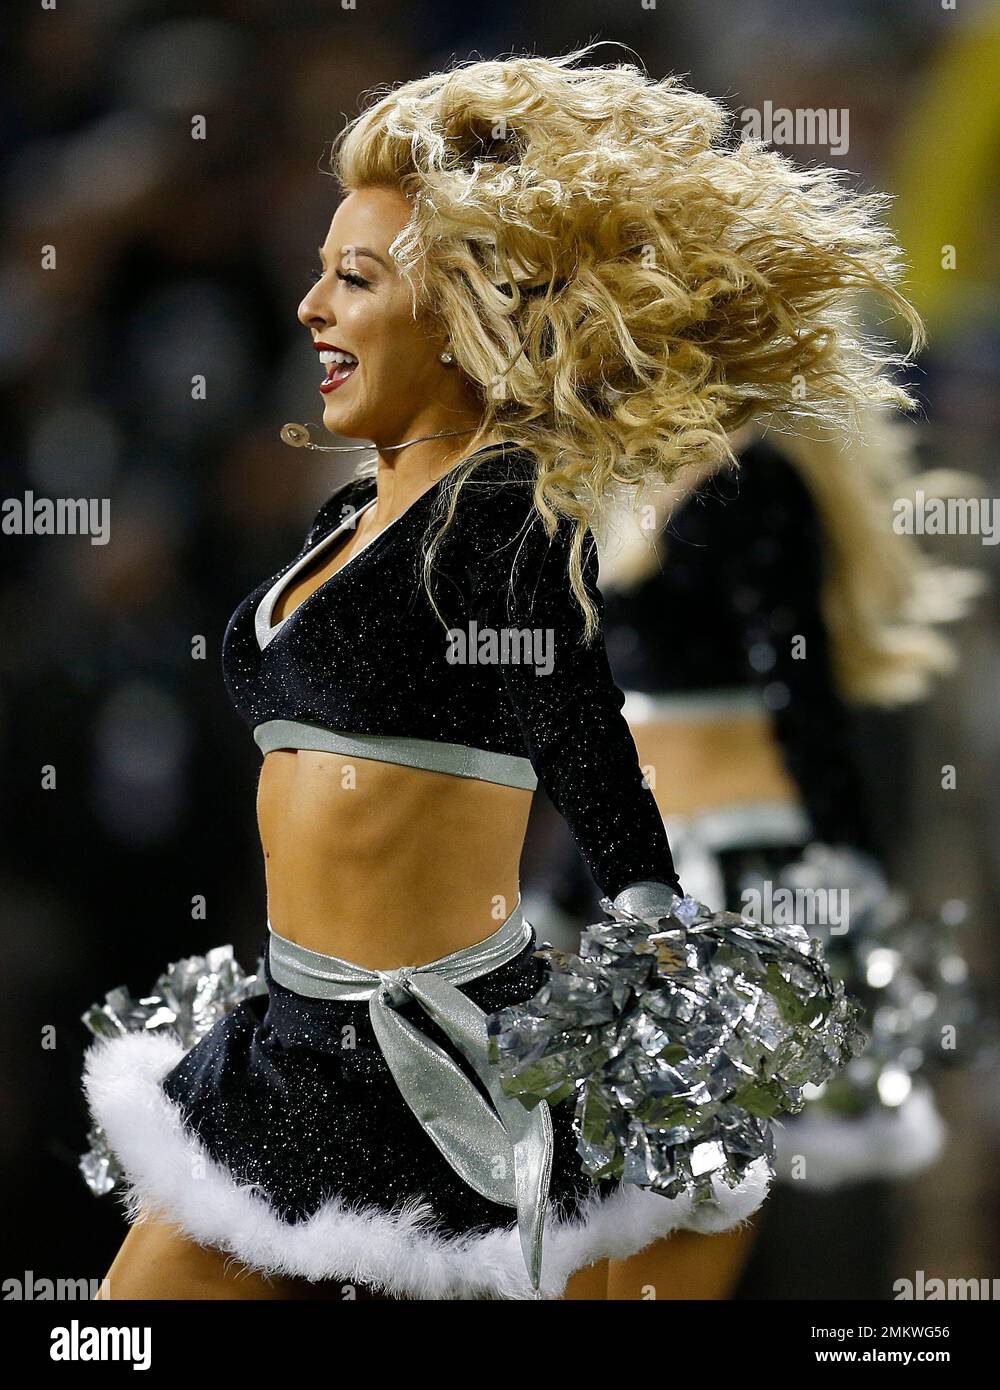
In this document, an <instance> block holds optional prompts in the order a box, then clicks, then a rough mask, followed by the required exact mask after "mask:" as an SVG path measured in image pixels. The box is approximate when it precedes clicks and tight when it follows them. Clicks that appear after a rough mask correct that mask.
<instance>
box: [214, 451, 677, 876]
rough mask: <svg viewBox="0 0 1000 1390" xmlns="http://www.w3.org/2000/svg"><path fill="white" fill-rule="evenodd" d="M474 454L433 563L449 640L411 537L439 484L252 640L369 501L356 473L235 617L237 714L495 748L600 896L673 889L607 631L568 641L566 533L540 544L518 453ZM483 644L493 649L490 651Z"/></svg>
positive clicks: (231, 675)
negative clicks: (274, 604)
mask: <svg viewBox="0 0 1000 1390" xmlns="http://www.w3.org/2000/svg"><path fill="white" fill-rule="evenodd" d="M482 452H484V454H485V455H486V456H485V457H484V461H483V462H482V463H480V464H478V465H477V468H476V471H475V473H474V474H473V475H472V476H471V477H470V478H469V480H468V481H467V482H466V483H465V484H464V485H463V487H462V489H461V491H460V494H459V500H458V503H457V506H456V512H455V516H454V519H453V521H452V523H451V526H450V527H449V529H448V531H447V532H446V533H445V536H444V539H443V541H442V543H441V545H440V547H439V550H438V552H437V556H436V558H435V571H434V578H433V582H432V587H433V593H434V597H435V600H436V602H437V604H438V607H439V609H440V610H441V612H442V615H443V617H444V619H445V622H446V623H447V627H448V629H449V630H450V633H451V636H449V635H448V634H447V633H446V630H445V625H444V624H442V622H441V621H440V620H439V619H438V617H437V616H436V615H435V613H434V611H433V609H432V607H431V605H430V602H429V601H428V597H427V594H426V591H425V589H424V585H423V578H422V572H421V558H422V556H421V551H422V541H423V539H424V536H425V534H427V535H428V536H429V535H430V534H432V533H433V531H436V529H437V526H438V524H439V518H443V516H444V514H445V507H446V504H447V502H448V500H449V495H450V491H451V487H450V481H449V480H450V479H451V477H452V475H451V474H446V475H445V476H444V477H443V478H442V479H440V480H438V482H436V483H435V484H434V485H433V486H432V487H431V488H430V489H429V490H428V491H427V492H425V493H424V494H422V495H421V496H420V497H419V498H418V499H417V500H416V501H415V502H414V503H413V504H412V505H411V506H410V507H409V508H407V510H406V511H405V512H403V514H402V515H401V516H400V517H398V518H397V519H396V520H395V521H394V522H392V523H391V524H390V525H389V526H388V527H386V528H385V529H384V530H383V531H381V532H379V533H378V534H376V535H375V536H374V537H373V539H372V540H371V541H369V542H368V544H367V545H365V546H363V547H362V548H361V549H360V550H359V551H357V552H356V553H355V555H354V556H353V557H351V558H350V559H349V560H348V561H347V562H346V563H345V564H344V565H343V566H342V567H341V568H340V569H339V570H337V571H335V573H334V574H333V575H332V576H331V577H330V578H328V579H327V580H326V581H325V583H323V584H321V585H320V586H319V588H317V589H316V590H315V591H314V592H313V593H312V594H311V595H310V596H309V597H308V598H306V599H305V600H304V601H303V602H301V603H300V604H299V605H298V606H297V607H296V608H295V609H294V610H293V611H292V613H291V614H290V615H288V617H287V618H286V619H285V620H283V622H282V623H281V624H280V625H278V626H276V627H274V628H273V629H272V631H271V632H270V633H269V634H266V635H265V641H264V643H263V646H262V642H261V638H260V636H259V635H258V631H259V626H260V613H259V612H258V609H259V608H260V606H261V603H262V600H263V599H264V598H265V596H266V595H267V594H268V591H269V590H273V589H274V587H275V585H276V583H277V581H278V580H280V579H281V577H282V576H284V575H286V574H288V573H289V571H291V570H292V568H293V567H295V566H296V565H297V564H300V562H302V560H303V558H304V557H305V556H306V555H307V553H308V552H310V551H312V550H313V549H315V548H319V547H320V546H321V545H322V543H323V542H324V540H325V539H327V538H329V537H331V536H332V535H333V533H334V532H335V531H336V530H337V528H338V526H340V525H341V523H342V522H343V521H344V518H345V517H350V516H351V515H352V514H356V512H357V510H359V509H360V508H361V507H363V506H365V505H366V504H368V503H370V502H372V501H373V499H374V498H375V496H376V482H375V479H374V477H363V478H354V479H352V480H351V481H350V482H348V483H347V484H345V485H344V486H343V487H341V488H339V489H338V490H337V491H336V492H335V493H334V494H333V496H332V497H330V498H329V500H328V501H327V502H326V503H325V504H324V506H323V507H322V508H321V509H320V511H319V513H318V514H317V516H316V518H315V520H314V521H313V524H312V525H311V527H310V528H309V531H308V533H307V535H306V537H305V541H304V544H303V547H302V549H301V551H300V552H299V554H298V556H296V557H294V558H293V559H292V560H290V561H289V563H288V565H286V566H285V568H284V569H283V570H282V571H281V572H280V574H279V575H278V576H272V577H271V578H269V579H267V580H265V581H264V582H263V583H262V584H261V585H259V586H258V588H257V589H255V590H254V592H253V593H251V594H249V595H248V596H247V597H246V598H245V599H244V600H243V602H242V603H241V604H240V605H239V607H238V608H237V609H236V611H235V613H234V614H233V616H232V618H231V619H230V621H229V625H228V627H227V629H226V634H225V638H224V641H223V651H222V662H223V672H224V677H225V681H226V686H227V689H228V692H229V695H230V697H231V699H232V701H233V704H234V705H235V707H236V709H237V711H238V712H239V714H240V715H241V716H242V718H243V719H244V720H245V722H246V723H247V725H248V727H249V728H250V729H251V730H253V731H255V737H257V736H258V735H259V734H260V731H261V730H262V728H266V729H269V730H271V729H278V730H279V731H280V730H282V729H283V728H284V726H283V725H282V724H281V723H277V724H276V723H274V722H273V721H303V722H304V723H305V724H308V725H311V726H317V727H318V728H320V729H325V730H339V731H343V732H344V733H346V734H347V735H359V736H377V737H383V738H388V739H390V740H392V739H394V738H395V739H399V738H403V739H409V740H413V741H418V740H419V741H427V743H424V744H423V745H421V746H423V747H429V746H430V744H434V745H439V746H440V747H441V749H442V751H443V750H444V748H449V749H452V750H454V749H456V748H458V749H465V750H479V751H480V754H481V755H482V756H486V755H490V754H499V755H501V758H506V759H510V760H511V763H512V765H517V761H518V760H525V759H526V760H530V767H531V768H533V769H534V772H535V773H536V774H537V777H538V780H540V781H541V782H542V784H543V786H544V787H545V789H546V791H547V792H548V794H549V796H550V798H551V800H552V802H553V804H554V805H555V807H556V808H557V810H558V811H559V812H560V813H561V815H562V816H563V817H564V818H565V820H566V822H567V824H568V825H569V827H570V830H571V831H572V833H573V836H574V839H575V841H576V843H577V846H578V848H579V850H580V852H581V854H582V855H583V858H584V860H585V862H586V863H587V866H588V868H589V869H590V872H591V874H592V875H593V877H594V880H595V881H596V883H597V884H598V886H599V887H600V888H601V889H602V891H603V892H604V893H605V894H607V895H608V896H609V897H615V896H617V895H618V894H619V893H620V892H621V890H622V889H623V888H625V887H626V886H628V885H630V884H634V883H637V882H657V883H664V884H669V885H670V886H671V887H672V888H674V889H677V890H678V891H680V885H679V882H678V880H677V876H676V873H675V870H674V865H673V860H672V857H671V854H670V848H669V845H668V843H667V838H666V833H665V831H664V829H663V824H662V821H661V817H660V813H659V811H658V810H657V807H656V802H655V800H654V798H653V794H652V792H651V791H650V790H649V789H648V788H647V787H646V786H645V784H644V781H643V777H642V772H641V769H640V767H639V761H638V756H637V754H636V749H635V744H634V742H633V740H632V736H631V734H630V732H629V728H628V725H627V723H626V722H625V719H624V718H623V716H622V713H621V709H622V705H623V703H624V696H623V695H622V692H621V691H620V690H619V689H618V687H617V686H616V685H615V683H614V681H613V679H612V676H611V671H610V668H609V666H608V661H607V656H606V653H605V648H604V642H603V638H602V637H601V635H600V634H599V635H598V637H597V638H596V639H595V640H594V642H593V643H592V644H591V645H590V646H586V647H585V646H583V645H582V644H581V643H580V636H581V634H582V632H583V615H582V612H581V610H580V607H579V605H578V603H577V601H576V599H575V598H574V597H573V593H572V590H571V589H570V586H569V579H568V576H567V571H566V559H567V554H568V547H569V544H570V542H571V540H572V534H573V523H572V522H571V521H568V520H563V521H561V522H560V524H559V528H558V530H557V533H556V535H555V537H554V538H553V539H552V541H551V543H550V541H549V538H548V536H547V535H546V533H545V529H544V526H543V524H542V522H541V518H540V517H539V516H538V515H537V512H536V511H535V508H534V505H533V500H532V487H533V478H534V461H533V459H532V458H531V456H530V455H529V454H525V453H524V452H521V451H517V450H515V449H513V448H512V446H509V445H508V446H503V447H502V448H500V449H499V450H498V451H495V452H492V453H490V452H489V451H482ZM336 544H337V542H336V541H334V542H333V545H334V547H335V546H336ZM328 553H329V552H328ZM585 556H586V558H585V563H584V579H585V583H586V586H587V590H588V593H589V594H590V596H591V597H592V599H593V600H594V602H595V604H596V605H597V608H598V612H599V613H600V612H601V610H602V607H603V600H602V598H601V594H600V591H599V590H598V588H597V568H598V562H597V554H596V547H595V546H594V545H593V538H592V537H590V538H589V539H588V544H587V545H586V547H585ZM255 620H256V621H255ZM494 634H495V637H494V636H493V635H494ZM531 634H534V637H532V636H531ZM491 641H496V642H497V643H499V644H500V645H499V647H498V648H497V649H496V650H494V651H493V652H492V653H491V651H490V649H489V643H490V642H491ZM508 642H509V643H511V645H510V646H505V645H504V644H505V643H508ZM532 642H534V645H533V646H532V645H531V643H532ZM498 654H499V657H500V659H499V660H498V659H497V656H498ZM470 656H472V657H473V658H474V659H469V658H470ZM491 656H492V659H491ZM526 657H530V658H532V660H527V659H525V658H526ZM279 736H280V735H279ZM258 742H261V740H260V738H259V737H258ZM261 746H262V747H265V748H266V747H267V745H265V744H264V743H261ZM270 746H286V747H287V746H294V747H301V746H303V745H302V744H301V743H297V742H294V741H293V742H291V743H285V744H280V743H274V744H271V745H270ZM306 746H309V745H306ZM431 751H432V752H433V749H432V750H431ZM372 756H375V757H379V756H380V754H379V753H378V752H375V753H373V754H372ZM387 760H388V761H403V760H404V759H402V758H394V757H392V756H389V757H388V759H387ZM415 765H417V766H434V765H435V764H434V762H433V759H431V760H429V761H427V762H419V761H418V762H416V763H415ZM464 775H477V774H476V773H466V774H464ZM487 780H497V781H503V780H506V779H505V778H504V777H500V776H497V777H494V778H488V779H487Z"/></svg>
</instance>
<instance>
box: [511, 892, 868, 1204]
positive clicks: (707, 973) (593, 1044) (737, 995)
mask: <svg viewBox="0 0 1000 1390" xmlns="http://www.w3.org/2000/svg"><path fill="white" fill-rule="evenodd" d="M601 906H602V907H603V908H604V909H605V911H606V912H608V913H609V914H610V915H611V916H612V920H611V921H608V922H600V923H597V924H595V925H592V926H589V927H587V928H586V929H585V930H584V931H583V934H582V937H581V945H580V952H579V955H573V954H570V953H568V952H563V951H557V950H555V949H553V948H551V947H549V948H545V949H542V950H540V951H539V952H538V955H539V956H541V957H542V958H544V959H546V960H548V961H549V963H550V974H549V978H548V979H547V981H546V983H545V985H544V986H543V987H542V988H541V989H540V990H539V992H538V993H537V994H536V995H535V996H534V998H533V999H531V1000H529V1001H528V1002H527V1003H526V1004H520V1005H516V1006H513V1007H509V1008H506V1009H503V1010H501V1011H499V1012H498V1013H497V1014H495V1015H493V1016H492V1018H491V1019H490V1020H489V1033H490V1050H491V1056H492V1058H493V1061H494V1063H495V1064H496V1065H497V1066H498V1068H499V1070H500V1074H501V1078H502V1084H503V1086H504V1090H505V1091H507V1092H508V1093H509V1094H510V1095H515V1096H517V1097H519V1098H520V1100H521V1101H522V1103H523V1104H524V1105H526V1106H528V1107H529V1108H531V1107H533V1106H535V1105H537V1104H539V1103H540V1102H542V1101H547V1102H549V1103H550V1104H555V1103H557V1102H559V1101H562V1100H565V1099H566V1098H568V1097H570V1096H572V1095H574V1094H575V1095H576V1098H577V1106H576V1120H575V1125H576V1132H577V1141H578V1142H577V1148H578V1152H579V1153H580V1156H581V1158H582V1160H583V1167H584V1170H585V1171H586V1172H587V1173H588V1174H589V1175H590V1176H591V1177H592V1178H593V1179H595V1180H599V1179H604V1178H621V1179H622V1180H624V1181H625V1182H630V1183H635V1184H636V1185H638V1186H640V1187H648V1188H651V1189H652V1190H654V1191H656V1192H660V1193H662V1194H663V1195H664V1196H666V1197H676V1196H680V1195H681V1194H687V1195H688V1196H690V1197H692V1198H693V1199H694V1200H695V1201H696V1202H701V1201H705V1200H710V1199H711V1198H712V1180H713V1179H714V1178H719V1177H721V1178H722V1179H723V1180H724V1181H725V1182H726V1183H727V1184H728V1185H729V1186H730V1187H735V1186H737V1185H738V1184H739V1183H740V1181H741V1180H742V1178H743V1176H744V1173H745V1170H746V1169H747V1167H748V1166H749V1165H750V1164H751V1163H752V1162H753V1161H754V1160H755V1159H758V1158H760V1157H762V1156H763V1157H765V1158H766V1159H767V1161H768V1164H769V1165H770V1164H771V1163H772V1161H773V1155H774V1136H773V1131H772V1127H771V1123H770V1122H771V1120H772V1118H773V1117H774V1116H776V1115H778V1114H781V1113H782V1112H786V1111H790V1112H795V1111H797V1110H800V1109H801V1108H802V1105H803V1096H802V1088H803V1087H804V1086H806V1085H807V1084H811V1085H818V1084H822V1082H824V1081H826V1080H828V1079H829V1078H830V1077H832V1076H833V1075H834V1074H835V1073H836V1072H837V1071H838V1070H839V1069H840V1068H841V1067H843V1066H844V1065H845V1064H846V1062H847V1061H848V1060H849V1059H850V1058H851V1057H852V1056H856V1055H857V1054H858V1053H860V1051H861V1050H862V1049H863V1048H864V1046H865V1045H866V1043H867V1037H866V1035H865V1034H864V1033H863V1032H862V1031H861V1030H860V1029H859V1028H858V1026H857V1019H858V1010H857V1006H856V1004H855V1003H854V1001H853V1000H850V999H848V998H846V997H845V994H844V989H843V986H842V985H841V984H840V983H839V982H837V981H835V980H834V979H833V978H832V976H831V975H830V972H829V970H828V968H827V965H826V962H825V960H824V958H823V952H822V948H821V947H820V945H819V943H818V942H817V941H815V940H810V938H809V936H808V935H807V934H806V932H805V931H804V930H803V928H802V927H800V926H796V925H793V926H788V927H770V926H761V925H758V924H756V923H753V922H750V921H749V920H747V919H745V918H743V917H741V916H738V915H737V914H735V913H731V912H720V913H712V912H711V911H710V910H709V909H708V908H706V907H705V906H704V905H703V904H701V903H697V902H695V901H694V900H693V899H691V898H683V899H681V898H675V899H674V901H673V904H672V907H671V911H670V914H669V915H668V916H665V917H637V916H634V915H632V914H630V913H624V912H620V911H618V910H617V909H616V908H615V907H614V905H613V904H612V903H611V902H609V901H608V900H607V899H605V900H603V902H602V904H601Z"/></svg>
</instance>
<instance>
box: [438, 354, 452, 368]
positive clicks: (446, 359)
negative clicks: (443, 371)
mask: <svg viewBox="0 0 1000 1390" xmlns="http://www.w3.org/2000/svg"><path fill="white" fill-rule="evenodd" d="M454 360H455V359H454V357H452V355H451V353H450V352H439V353H438V361H439V362H443V363H444V365H445V366H446V367H450V366H451V364H452V363H453V362H454Z"/></svg>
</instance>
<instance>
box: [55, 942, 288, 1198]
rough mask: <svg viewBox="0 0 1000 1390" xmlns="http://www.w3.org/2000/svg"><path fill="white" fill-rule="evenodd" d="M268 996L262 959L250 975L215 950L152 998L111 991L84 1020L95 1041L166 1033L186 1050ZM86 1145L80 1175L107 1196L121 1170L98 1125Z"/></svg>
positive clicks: (178, 965)
mask: <svg viewBox="0 0 1000 1390" xmlns="http://www.w3.org/2000/svg"><path fill="white" fill-rule="evenodd" d="M266 993H267V981H266V980H265V978H264V960H263V957H261V958H259V959H258V961H257V969H256V973H255V974H252V975H246V974H244V972H243V970H242V968H241V967H240V965H239V962H238V961H237V960H236V958H235V956H234V955H233V948H232V946H215V947H214V948H213V949H212V950H211V951H208V952H206V954H205V955H203V956H186V957H185V958H184V959H183V960H178V961H174V962H173V964H171V965H168V966H167V969H166V970H165V971H164V973H163V974H162V975H161V976H160V977H159V979H158V980H157V981H156V984H155V985H154V986H153V990H152V993H150V994H147V995H144V996H143V997H142V998H141V999H133V997H132V995H131V994H130V993H129V991H128V990H127V989H126V988H125V986H120V987H119V988H117V989H113V990H110V991H109V992H108V993H107V994H106V995H105V997H104V1003H103V1004H92V1005H91V1006H90V1008H89V1009H88V1010H87V1011H86V1013H84V1014H83V1015H82V1019H83V1022H84V1023H85V1024H86V1026H87V1028H88V1029H89V1030H90V1032H91V1033H92V1034H93V1035H94V1037H95V1038H112V1037H119V1036H120V1035H121V1034H123V1033H162V1032H166V1033H168V1034H169V1035H170V1036H171V1037H174V1038H176V1039H177V1040H178V1042H180V1043H181V1045H182V1046H183V1048H184V1050H185V1051H188V1050H190V1049H191V1048H192V1047H194V1045H195V1043H197V1042H199V1041H200V1040H201V1039H202V1038H203V1037H204V1036H205V1034H206V1033H208V1032H210V1031H211V1029H212V1028H214V1027H215V1025H216V1023H218V1022H219V1020H220V1019H221V1018H223V1017H224V1016H225V1015H226V1014H228V1013H230V1012H231V1011H232V1010H233V1009H235V1008H236V1007H237V1005H239V1004H242V1003H243V1001H244V999H249V998H250V997H251V996H252V995H255V994H266ZM87 1142H88V1144H89V1148H88V1150H87V1152H86V1153H85V1154H83V1155H82V1156H81V1158H80V1162H79V1167H80V1172H81V1173H82V1174H83V1179H84V1181H85V1182H86V1184H87V1186H88V1187H89V1188H90V1190H91V1192H93V1193H95V1194H96V1195H97V1196H103V1195H104V1194H105V1193H107V1192H111V1191H113V1190H114V1188H115V1187H116V1186H117V1185H118V1182H119V1181H120V1179H121V1177H122V1170H121V1167H120V1165H119V1163H118V1160H117V1159H116V1158H115V1156H114V1154H113V1153H112V1151H111V1149H110V1147H109V1146H108V1142H107V1138H106V1136H105V1134H104V1131H103V1130H102V1129H101V1127H100V1126H99V1125H97V1126H95V1127H94V1128H93V1129H91V1130H90V1131H89V1133H88V1135H87Z"/></svg>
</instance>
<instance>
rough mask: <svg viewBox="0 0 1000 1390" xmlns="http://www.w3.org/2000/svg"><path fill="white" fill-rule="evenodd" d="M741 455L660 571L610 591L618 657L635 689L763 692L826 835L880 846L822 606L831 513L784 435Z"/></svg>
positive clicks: (616, 663)
mask: <svg viewBox="0 0 1000 1390" xmlns="http://www.w3.org/2000/svg"><path fill="white" fill-rule="evenodd" d="M740 464H741V467H740V469H739V470H738V471H736V470H732V469H727V470H724V471H722V472H720V473H718V474H716V475H715V476H714V477H713V478H711V479H710V480H709V481H708V482H707V483H705V484H703V485H702V486H701V487H700V488H698V489H697V490H696V491H694V492H693V493H692V494H691V496H690V497H689V498H688V499H687V500H686V501H685V502H684V503H683V504H682V505H681V506H680V507H679V508H678V509H677V510H676V512H675V513H674V515H673V516H672V517H671V519H670V521H669V522H668V523H667V525H666V526H665V528H664V531H663V534H662V539H661V542H660V567H659V569H658V570H657V571H655V572H654V573H652V574H651V575H650V576H649V577H648V578H647V579H645V580H644V581H642V582H640V583H639V584H637V585H636V586H635V588H634V589H632V590H631V591H628V592H612V591H611V590H610V589H609V590H608V591H607V592H606V593H605V595H604V598H605V621H604V629H605V638H606V642H607V650H608V656H609V659H610V663H611V669H612V671H613V672H614V677H615V680H616V681H617V682H618V684H619V685H620V686H621V687H622V688H623V689H624V690H626V691H632V690H635V691H639V692H642V693H648V694H654V693H655V694H667V693H691V694H694V693H696V692H698V693H704V692H715V691H720V690H722V691H724V690H735V689H744V690H746V689H747V688H751V689H754V690H756V691H757V692H759V695H760V697H761V700H762V704H763V706H764V707H765V708H766V709H767V710H768V711H769V712H770V715H771V719H772V723H773V727H774V730H775V735H776V737H777V739H778V741H779V743H780V745H781V749H782V753H783V756H784V760H785V763H786V766H787V768H788V771H789V774H790V775H791V776H792V778H793V779H794V780H795V782H796V784H797V785H798V787H799V791H800V794H801V796H802V800H803V804H804V806H805V808H806V810H807V812H808V814H809V817H810V819H811V821H812V824H813V829H814V831H815V834H816V836H817V838H819V839H823V840H826V841H828V842H829V843H832V844H838V843H839V844H854V845H857V846H859V847H861V848H865V849H871V848H872V847H873V841H872V831H871V826H870V824H869V822H868V819H867V816H866V813H865V800H866V798H865V795H864V793H863V790H862V785H861V780H860V775H859V771H858V767H857V763H856V758H855V753H854V749H853V747H852V743H851V730H850V720H849V716H848V712H847V709H846V708H845V706H844V704H843V702H842V701H841V698H840V696H839V694H838V692H837V688H836V683H835V679H834V675H833V670H832V667H831V657H830V637H829V633H828V631H827V626H826V622H825V619H824V616H823V609H822V589H823V581H824V575H825V562H826V543H825V538H824V531H823V524H822V519H821V517H820V515H819V513H818V511H817V508H816V504H815V503H814V501H813V498H812V493H811V492H810V489H809V487H808V485H807V484H806V483H805V481H804V480H803V479H802V477H801V475H800V473H799V471H798V470H797V468H796V467H795V466H794V464H792V463H790V462H789V461H788V460H787V459H786V458H785V457H784V456H783V455H782V454H781V453H780V452H779V451H778V449H777V448H776V447H775V446H773V445H771V444H770V443H768V442H766V441H763V440H759V441H757V442H755V443H753V444H751V445H749V446H748V447H747V448H746V449H745V450H744V451H743V453H742V454H741V456H740ZM793 638H803V639H804V642H803V643H799V644H796V645H795V646H793ZM803 651H804V655H796V652H803Z"/></svg>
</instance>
